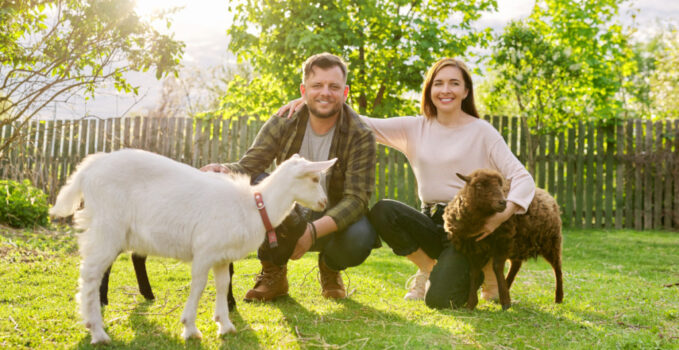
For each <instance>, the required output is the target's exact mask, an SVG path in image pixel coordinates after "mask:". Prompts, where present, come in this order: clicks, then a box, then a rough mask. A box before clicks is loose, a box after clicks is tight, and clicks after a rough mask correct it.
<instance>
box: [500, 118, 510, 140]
mask: <svg viewBox="0 0 679 350" xmlns="http://www.w3.org/2000/svg"><path fill="white" fill-rule="evenodd" d="M509 128H510V126H509V117H507V116H506V115H503V116H502V130H501V131H500V133H501V134H502V138H503V139H504V140H505V143H506V144H509Z"/></svg>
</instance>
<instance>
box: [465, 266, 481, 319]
mask: <svg viewBox="0 0 679 350" xmlns="http://www.w3.org/2000/svg"><path fill="white" fill-rule="evenodd" d="M482 282H483V279H482V278H481V268H480V267H478V266H472V267H471V268H470V270H469V296H468V297H467V308H468V309H469V310H474V308H475V307H476V304H478V303H479V296H478V295H477V291H478V290H479V287H481V283H482Z"/></svg>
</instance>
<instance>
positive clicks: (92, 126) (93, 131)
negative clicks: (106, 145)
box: [85, 119, 99, 155]
mask: <svg viewBox="0 0 679 350" xmlns="http://www.w3.org/2000/svg"><path fill="white" fill-rule="evenodd" d="M98 124H99V120H98V119H91V120H89V122H88V123H87V150H86V152H85V155H89V154H92V153H94V152H96V148H95V147H96V142H97V126H98Z"/></svg>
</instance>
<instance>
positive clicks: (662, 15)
mask: <svg viewBox="0 0 679 350" xmlns="http://www.w3.org/2000/svg"><path fill="white" fill-rule="evenodd" d="M497 2H498V11H496V12H491V13H486V14H484V15H483V16H482V17H481V18H480V20H479V21H478V22H477V27H478V28H484V27H491V28H493V29H494V30H496V31H500V30H502V28H503V27H504V25H506V24H507V23H508V22H509V21H511V20H516V19H521V18H525V17H527V16H528V15H529V14H530V11H531V9H532V7H533V5H534V3H535V1H534V0H498V1H497ZM167 7H181V9H180V10H179V11H178V12H177V13H176V14H175V15H174V16H173V25H172V27H171V29H170V30H171V31H172V32H174V36H175V38H176V39H178V40H181V41H183V42H184V43H185V44H186V47H185V51H184V56H183V59H182V64H183V65H184V66H185V67H201V68H209V67H214V66H218V65H221V64H223V63H224V62H229V61H230V62H234V61H235V57H233V55H232V54H229V53H228V52H227V45H228V40H227V36H226V30H227V28H228V27H229V25H230V23H231V21H232V15H231V14H230V13H229V12H228V10H227V7H228V0H137V10H138V13H140V14H142V15H148V14H151V13H153V11H155V10H158V9H162V8H167ZM630 7H632V8H636V9H638V12H633V11H630ZM632 13H636V14H637V15H636V19H635V20H634V22H635V23H636V25H637V27H638V28H639V33H638V34H637V35H639V36H640V37H643V36H648V35H650V34H652V32H653V28H654V27H655V26H656V25H655V23H656V21H657V20H661V21H673V22H674V23H678V21H679V1H677V0H636V1H632V2H631V3H629V4H628V6H626V7H623V8H622V9H621V16H622V21H623V22H624V23H626V24H632V23H633V20H632ZM161 29H162V30H166V29H165V28H164V26H162V28H161V27H159V30H161ZM126 78H127V79H128V80H129V81H130V82H131V83H132V84H133V85H138V86H139V87H140V88H139V96H133V95H130V94H124V93H118V92H117V91H116V90H115V89H113V88H112V87H111V86H103V87H102V88H101V89H99V90H98V92H97V94H96V95H95V97H94V98H93V99H92V98H90V99H85V98H84V97H82V96H75V97H74V98H72V99H71V100H70V101H69V103H67V104H60V105H58V106H56V107H51V108H48V109H46V110H45V111H43V113H41V115H42V117H43V118H50V119H51V118H55V117H56V118H82V117H84V116H97V117H99V118H110V117H115V116H122V115H124V114H126V113H127V114H130V113H133V112H135V111H140V110H144V109H151V108H153V106H154V105H155V104H156V103H157V101H158V99H159V96H160V91H161V88H162V83H161V82H160V81H158V80H156V79H155V76H154V73H153V72H148V73H136V72H131V73H129V74H127V75H126Z"/></svg>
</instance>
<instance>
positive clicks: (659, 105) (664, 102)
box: [640, 26, 679, 119]
mask: <svg viewBox="0 0 679 350" xmlns="http://www.w3.org/2000/svg"><path fill="white" fill-rule="evenodd" d="M642 47H644V48H645V49H644V50H643V51H642V53H641V54H640V56H642V57H643V56H644V54H647V55H648V54H650V56H651V57H652V58H651V60H652V68H653V69H652V70H650V72H649V80H648V81H649V86H650V89H649V90H650V91H649V98H650V104H651V113H650V114H651V115H652V116H653V117H655V118H674V119H676V118H679V71H678V70H677V67H679V29H677V27H676V26H670V27H668V28H662V30H661V31H660V32H659V33H658V34H657V35H655V36H654V37H653V38H652V39H651V40H649V41H648V43H646V44H645V45H643V44H642ZM640 101H641V102H644V100H641V99H640Z"/></svg>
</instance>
